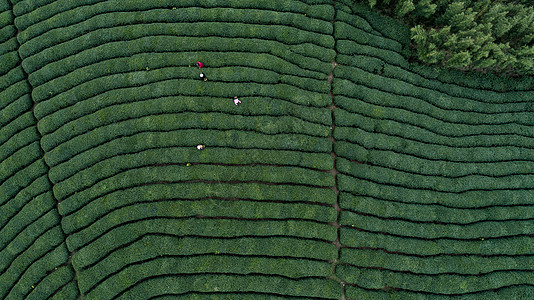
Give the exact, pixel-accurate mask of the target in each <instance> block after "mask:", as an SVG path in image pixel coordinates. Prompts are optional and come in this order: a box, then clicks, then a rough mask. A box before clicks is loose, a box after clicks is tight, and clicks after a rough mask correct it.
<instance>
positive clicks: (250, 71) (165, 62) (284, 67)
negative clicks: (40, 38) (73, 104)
mask: <svg viewBox="0 0 534 300" xmlns="http://www.w3.org/2000/svg"><path fill="white" fill-rule="evenodd" d="M135 42H137V43H139V41H134V43H135ZM91 54H92V53H90V52H89V53H83V52H82V53H80V54H78V55H75V56H73V57H72V56H71V57H67V58H65V60H68V61H73V64H74V65H78V64H80V60H82V61H83V60H90V61H89V64H87V65H81V64H80V66H79V67H78V68H74V66H73V65H71V64H68V65H66V64H64V63H63V61H62V60H60V61H57V62H53V63H50V64H47V65H46V66H45V67H43V68H41V69H39V70H36V71H35V72H33V73H32V74H31V75H29V80H30V82H31V83H32V85H33V86H34V87H35V89H36V90H37V92H39V94H37V96H39V97H40V98H46V97H50V95H49V94H48V95H46V93H47V92H49V91H53V93H54V94H55V95H57V94H59V93H61V92H64V91H66V90H68V89H71V88H73V87H75V86H77V85H80V84H82V83H84V82H87V81H90V80H93V79H96V78H99V77H104V76H109V75H112V74H122V73H128V72H132V73H133V72H137V71H148V70H152V72H150V73H154V72H155V73H158V72H163V73H165V75H168V76H169V77H168V78H167V79H172V78H173V77H177V78H195V79H196V78H198V74H197V73H198V72H197V69H196V66H194V65H193V63H194V62H195V61H196V60H199V59H201V60H203V61H205V62H206V63H208V64H209V65H208V66H205V70H206V74H207V75H208V76H209V79H210V81H211V80H215V81H217V80H218V81H236V82H250V81H252V82H257V83H283V84H288V85H293V86H296V87H301V88H306V89H309V90H310V91H317V92H323V91H324V90H325V89H326V88H325V86H326V87H327V91H329V90H330V85H329V84H328V82H327V83H324V81H325V79H326V77H327V75H328V74H326V71H327V69H326V66H325V68H324V70H320V71H317V70H313V69H310V68H306V66H299V65H297V64H295V63H294V62H291V61H288V59H287V58H286V56H288V55H285V56H282V55H273V54H271V53H257V54H255V53H250V52H245V51H242V50H239V51H232V52H227V53H226V52H221V53H213V52H207V51H205V50H204V51H198V52H194V51H187V52H168V51H166V52H160V53H154V52H137V51H136V49H134V51H133V53H131V56H127V55H125V54H124V53H123V54H122V55H121V56H119V57H106V58H105V59H99V57H100V56H96V57H95V56H92V55H91ZM93 54H94V53H93ZM125 56H126V57H125ZM74 58H76V60H74ZM95 59H96V60H95ZM309 61H310V62H313V60H309ZM186 66H188V67H189V68H191V67H192V69H188V68H185V67H186ZM229 67H231V68H229ZM147 68H148V69H147ZM258 69H259V70H258ZM169 70H170V71H173V74H168V72H169ZM193 70H194V72H193ZM260 71H262V72H263V73H265V74H264V76H265V78H258V75H257V73H258V72H260ZM321 71H322V72H321ZM192 73H194V76H192ZM145 74H147V75H148V72H145ZM243 75H246V76H243ZM295 76H298V77H300V78H296V77H295ZM43 93H45V94H43Z"/></svg>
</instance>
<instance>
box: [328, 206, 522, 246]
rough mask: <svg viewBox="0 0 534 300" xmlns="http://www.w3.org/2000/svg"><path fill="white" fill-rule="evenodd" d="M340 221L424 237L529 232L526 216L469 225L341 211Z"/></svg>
mask: <svg viewBox="0 0 534 300" xmlns="http://www.w3.org/2000/svg"><path fill="white" fill-rule="evenodd" d="M339 222H340V223H341V224H348V226H353V227H356V228H360V229H363V230H367V231H370V232H381V233H382V232H385V233H387V234H391V235H394V236H405V237H415V238H423V239H443V238H446V239H452V240H466V239H480V238H484V239H486V238H488V239H489V238H505V237H513V236H521V235H532V230H531V228H528V224H529V222H530V221H529V220H519V221H516V220H503V221H486V222H479V223H475V224H468V225H465V224H459V225H456V224H445V223H442V224H440V223H438V224H435V223H433V222H432V221H427V222H422V221H418V222H413V221H412V220H410V219H405V220H399V219H396V218H390V219H387V218H384V217H382V216H376V215H362V214H355V213H352V212H349V211H342V212H341V215H340V220H339Z"/></svg>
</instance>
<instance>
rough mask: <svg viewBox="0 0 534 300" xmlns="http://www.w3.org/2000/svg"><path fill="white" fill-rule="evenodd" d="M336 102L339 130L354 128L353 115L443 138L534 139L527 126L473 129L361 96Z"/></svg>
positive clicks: (477, 127)
mask: <svg viewBox="0 0 534 300" xmlns="http://www.w3.org/2000/svg"><path fill="white" fill-rule="evenodd" d="M362 96H363V94H362ZM377 96H378V95H377ZM382 99H384V98H382ZM384 100H385V99H384ZM336 102H337V105H339V106H340V107H338V108H340V109H339V110H338V109H336V110H335V111H334V114H335V115H336V123H339V125H340V126H343V125H345V126H354V125H356V124H358V122H357V121H358V120H357V118H353V117H351V116H353V114H358V115H363V116H365V117H371V118H374V119H375V120H376V121H375V122H381V121H382V120H384V122H388V121H390V120H392V121H397V122H399V123H404V124H406V125H411V126H416V127H418V128H420V129H425V130H428V131H430V132H432V133H435V134H439V135H442V136H445V137H472V136H473V137H476V136H477V135H483V136H490V138H491V137H493V136H502V137H508V136H511V137H515V138H518V139H521V138H523V137H529V138H530V137H532V136H534V132H533V131H532V129H531V126H527V125H523V124H517V123H515V122H504V123H497V124H477V125H475V126H473V125H471V124H466V123H464V122H463V120H461V121H460V122H459V123H458V120H454V118H453V117H452V116H450V115H449V116H443V114H442V116H443V117H444V118H443V119H440V118H436V117H434V116H430V115H426V114H422V113H419V112H413V111H410V110H407V109H406V108H404V107H390V106H388V105H387V104H384V105H377V104H376V103H375V102H376V100H372V98H368V97H365V96H364V97H362V98H358V99H356V98H348V97H343V96H338V97H336ZM447 118H448V119H449V120H447ZM455 121H456V122H455Z"/></svg>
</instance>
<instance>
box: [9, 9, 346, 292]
mask: <svg viewBox="0 0 534 300" xmlns="http://www.w3.org/2000/svg"><path fill="white" fill-rule="evenodd" d="M14 11H15V13H16V14H17V16H18V17H17V19H16V24H17V26H18V28H19V29H20V30H21V32H20V34H19V36H18V38H19V40H20V41H21V43H22V44H21V46H20V50H19V53H20V55H21V57H22V58H23V61H22V66H23V67H24V69H25V70H26V71H27V72H28V80H29V82H30V84H31V85H32V88H33V90H32V97H33V100H34V101H35V102H37V104H36V106H35V116H36V117H37V119H38V129H39V132H40V133H41V134H42V139H41V146H42V148H43V150H44V152H45V153H44V161H45V162H46V163H47V165H49V166H50V172H49V176H50V180H51V181H52V183H53V184H54V186H53V191H54V196H55V197H56V198H57V200H58V201H59V205H58V209H59V213H60V215H61V224H62V228H63V230H64V232H65V234H66V235H67V238H66V244H67V248H68V250H69V251H70V252H72V253H73V254H72V265H73V267H74V269H75V270H76V271H77V273H78V286H79V289H80V292H81V294H82V297H83V298H87V299H112V298H113V299H114V298H122V299H131V298H132V297H134V295H135V297H141V298H151V297H163V296H165V295H170V296H176V295H181V296H187V295H202V297H209V296H212V295H225V297H231V298H238V297H241V296H243V297H244V296H249V297H255V296H260V297H276V296H284V297H289V298H292V297H314V298H317V299H336V298H338V297H339V296H340V295H341V287H340V285H339V283H338V282H336V281H334V280H332V279H330V278H329V277H331V276H332V275H333V272H332V270H333V268H332V263H333V260H334V259H336V258H337V255H338V251H337V249H336V247H335V246H334V245H333V243H332V242H333V241H334V240H335V239H336V238H337V231H336V228H335V227H334V226H332V225H331V223H332V222H334V221H335V220H336V217H337V213H336V210H335V208H334V207H333V205H334V203H335V202H336V194H335V192H334V191H333V190H332V187H333V186H334V177H333V176H332V174H331V173H330V172H329V170H330V169H332V168H333V160H332V157H331V156H330V154H329V153H330V151H331V150H332V143H331V142H330V140H329V139H328V135H329V134H330V126H331V123H332V120H331V113H330V111H329V110H328V109H327V108H325V107H326V106H327V105H328V104H330V102H331V101H330V99H329V96H328V92H329V91H330V85H329V83H328V81H327V80H326V79H327V76H328V74H329V73H330V69H331V64H330V62H331V61H332V60H333V58H334V55H335V52H334V50H333V45H334V40H333V38H332V35H331V34H332V24H331V23H330V20H331V19H332V17H333V7H332V5H331V3H330V2H328V1H288V2H287V3H285V4H284V5H273V3H272V2H270V1H259V2H255V3H251V4H246V3H243V2H242V1H215V2H213V1H212V2H210V3H206V2H203V1H180V4H176V1H145V2H143V3H137V2H134V1H130V2H124V1H122V2H119V1H54V2H50V3H45V4H43V6H42V7H38V8H29V7H26V6H24V5H23V4H22V3H21V4H20V5H18V6H15V10H14ZM196 61H202V62H203V63H204V64H205V67H203V68H202V69H201V70H199V69H198V68H197V67H196V66H194V64H195V62H196ZM201 71H202V72H203V73H204V74H205V75H206V76H207V78H208V80H207V81H206V82H204V81H202V80H200V78H199V74H200V72H201ZM233 96H238V97H239V99H240V100H241V101H242V103H241V104H240V105H239V106H235V105H234V103H233V101H232V98H233ZM199 144H204V145H206V148H205V149H204V150H197V148H196V146H197V145H199Z"/></svg>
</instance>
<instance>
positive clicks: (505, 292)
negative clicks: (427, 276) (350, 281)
mask: <svg viewBox="0 0 534 300" xmlns="http://www.w3.org/2000/svg"><path fill="white" fill-rule="evenodd" d="M345 295H346V296H347V297H348V298H350V299H353V298H354V299H356V298H361V299H376V300H389V299H392V298H393V299H395V298H397V299H408V298H409V299H416V300H422V299H428V298H429V297H431V298H432V299H436V300H445V299H450V298H451V296H448V295H437V294H432V295H428V294H427V293H424V292H413V291H403V290H397V289H394V288H392V287H391V288H387V287H386V288H382V289H375V290H373V289H364V288H360V287H357V286H352V285H347V286H346V287H345ZM533 296H534V288H532V287H530V286H525V285H518V286H509V287H501V288H499V289H498V290H490V291H485V292H477V293H474V294H464V295H456V296H454V298H455V299H458V300H472V299H488V300H499V299H503V298H505V299H513V298H519V299H521V298H525V299H528V298H532V297H533Z"/></svg>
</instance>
